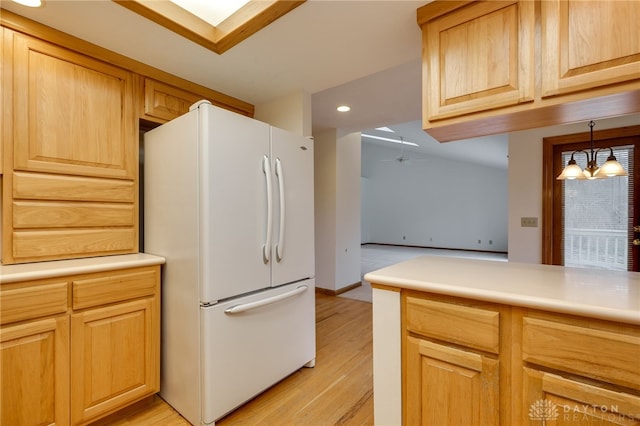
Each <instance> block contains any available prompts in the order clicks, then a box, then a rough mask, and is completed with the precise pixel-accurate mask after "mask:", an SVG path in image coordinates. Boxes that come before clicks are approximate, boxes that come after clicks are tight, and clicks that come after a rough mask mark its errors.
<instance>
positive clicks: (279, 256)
mask: <svg viewBox="0 0 640 426" xmlns="http://www.w3.org/2000/svg"><path fill="white" fill-rule="evenodd" d="M276 177H277V178H278V192H279V193H280V230H279V232H278V243H277V244H276V260H277V261H278V262H280V261H281V260H282V255H283V253H284V226H285V212H286V200H285V192H284V174H283V171H282V162H281V161H280V159H279V158H276Z"/></svg>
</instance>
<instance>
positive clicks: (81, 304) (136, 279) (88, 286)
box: [72, 267, 159, 309]
mask: <svg viewBox="0 0 640 426" xmlns="http://www.w3.org/2000/svg"><path fill="white" fill-rule="evenodd" d="M158 283H159V267H150V268H146V269H136V270H130V271H129V272H124V273H123V272H117V273H110V274H105V275H102V276H98V277H90V278H83V279H76V280H73V282H72V294H73V309H84V308H90V307H92V306H99V305H106V304H109V303H115V302H121V301H124V300H129V299H135V298H140V297H146V296H153V295H154V294H155V293H156V291H157V288H156V286H157V284H158Z"/></svg>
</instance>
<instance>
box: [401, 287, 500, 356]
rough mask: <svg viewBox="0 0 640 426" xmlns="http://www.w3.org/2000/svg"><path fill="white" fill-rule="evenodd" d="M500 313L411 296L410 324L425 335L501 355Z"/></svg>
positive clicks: (408, 318) (413, 329)
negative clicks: (499, 352)
mask: <svg viewBox="0 0 640 426" xmlns="http://www.w3.org/2000/svg"><path fill="white" fill-rule="evenodd" d="M499 323H500V313H499V312H494V311H490V310H485V309H479V308H473V307H469V306H462V305H456V304H453V303H444V302H438V301H434V300H426V299H421V298H417V297H411V296H408V297H407V299H406V327H407V329H408V330H409V331H412V332H414V333H418V334H421V335H424V336H428V337H433V338H436V339H441V340H444V341H447V342H452V343H457V344H461V345H464V346H468V347H471V348H475V349H480V350H483V351H487V352H491V353H494V354H497V353H498V351H499V342H500V339H499V334H500V330H499V325H500V324H499Z"/></svg>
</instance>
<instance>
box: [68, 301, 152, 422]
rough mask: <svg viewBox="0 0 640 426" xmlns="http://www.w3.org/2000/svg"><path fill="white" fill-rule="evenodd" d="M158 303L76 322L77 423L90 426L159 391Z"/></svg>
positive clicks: (83, 316)
mask: <svg viewBox="0 0 640 426" xmlns="http://www.w3.org/2000/svg"><path fill="white" fill-rule="evenodd" d="M159 330H160V327H159V315H158V305H157V298H146V299H140V300H135V301H132V302H127V303H122V304H117V305H112V306H108V307H103V308H97V309H91V310H87V311H84V312H80V313H75V314H73V315H72V316H71V364H72V365H73V369H72V371H71V420H72V423H73V424H77V423H81V422H86V421H88V420H90V419H94V418H96V417H98V416H101V415H103V414H106V413H109V412H111V411H114V410H117V409H118V408H121V407H122V406H124V405H126V404H127V403H130V402H133V401H135V400H138V399H140V398H142V397H145V396H148V395H151V394H153V393H155V392H157V391H158V390H159V387H160V386H159V383H160V380H159V379H160V378H159V371H160V370H159V359H160V356H159V355H160V349H159V343H160V336H159Z"/></svg>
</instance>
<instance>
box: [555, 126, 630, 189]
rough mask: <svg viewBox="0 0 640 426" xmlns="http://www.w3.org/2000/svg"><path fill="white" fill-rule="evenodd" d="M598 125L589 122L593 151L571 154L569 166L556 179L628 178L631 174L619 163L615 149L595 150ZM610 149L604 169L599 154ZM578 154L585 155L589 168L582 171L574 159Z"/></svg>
mask: <svg viewBox="0 0 640 426" xmlns="http://www.w3.org/2000/svg"><path fill="white" fill-rule="evenodd" d="M595 125H596V123H594V122H593V121H589V129H590V142H591V149H590V150H589V151H585V150H582V149H578V150H576V151H573V152H572V153H571V159H569V161H568V162H567V166H566V167H565V168H564V170H562V173H560V174H559V175H558V177H557V178H556V179H558V180H565V179H568V180H573V179H577V180H583V179H589V180H592V179H606V178H608V177H614V176H628V175H629V174H628V173H627V172H626V171H625V170H624V167H622V164H620V163H619V162H618V160H617V159H616V157H615V155H613V148H611V147H609V148H598V149H595V146H594V143H593V126H595ZM605 149H608V150H609V156H608V157H607V161H605V163H604V164H603V165H602V167H599V166H598V153H599V152H600V151H602V150H605ZM576 153H583V154H584V155H586V157H587V166H586V167H585V168H584V169H582V167H580V166H579V165H578V163H577V162H576V160H575V159H574V158H573V157H574V155H575V154H576Z"/></svg>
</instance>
